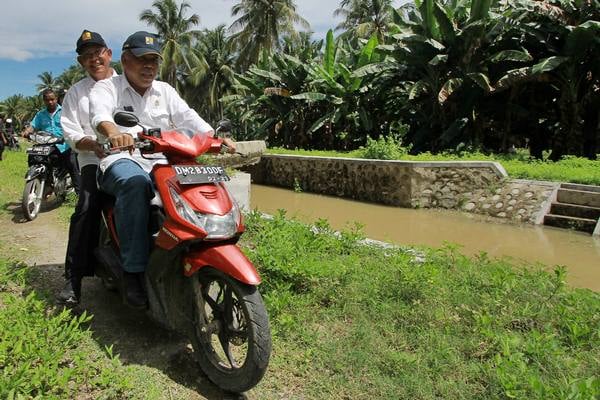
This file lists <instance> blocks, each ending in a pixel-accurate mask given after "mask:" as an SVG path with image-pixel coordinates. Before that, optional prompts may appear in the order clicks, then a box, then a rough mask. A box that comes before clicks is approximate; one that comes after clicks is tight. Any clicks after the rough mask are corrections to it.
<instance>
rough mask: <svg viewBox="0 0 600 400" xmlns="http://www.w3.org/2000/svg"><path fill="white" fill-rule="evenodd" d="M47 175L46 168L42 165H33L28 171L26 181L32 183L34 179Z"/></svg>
mask: <svg viewBox="0 0 600 400" xmlns="http://www.w3.org/2000/svg"><path fill="white" fill-rule="evenodd" d="M45 173H46V166H45V165H43V164H41V165H32V166H31V167H29V169H28V170H27V173H26V174H25V180H26V181H30V180H32V179H35V178H37V177H38V176H40V175H44V174H45Z"/></svg>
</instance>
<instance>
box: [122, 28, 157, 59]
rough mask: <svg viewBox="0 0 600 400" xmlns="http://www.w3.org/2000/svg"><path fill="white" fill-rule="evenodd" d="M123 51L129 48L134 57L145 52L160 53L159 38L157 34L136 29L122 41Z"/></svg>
mask: <svg viewBox="0 0 600 400" xmlns="http://www.w3.org/2000/svg"><path fill="white" fill-rule="evenodd" d="M122 50H123V51H125V50H129V51H131V52H132V53H133V55H134V56H136V57H141V56H143V55H145V54H156V55H159V56H161V54H160V40H159V37H158V35H155V34H153V33H148V32H145V31H138V32H136V33H134V34H132V35H130V36H129V37H128V38H127V40H125V43H123V49H122Z"/></svg>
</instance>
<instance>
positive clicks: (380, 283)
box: [0, 152, 600, 400]
mask: <svg viewBox="0 0 600 400" xmlns="http://www.w3.org/2000/svg"><path fill="white" fill-rule="evenodd" d="M5 154H6V153H5ZM11 154H12V155H11ZM8 156H10V158H7V160H9V162H3V163H2V164H0V180H2V181H3V182H5V183H6V182H9V183H8V184H3V185H2V186H0V206H2V209H3V210H6V205H7V203H8V202H13V201H14V200H15V196H16V197H17V198H19V196H20V191H21V190H22V185H23V182H22V180H23V177H22V174H21V173H20V171H24V170H23V166H22V165H20V166H17V165H11V164H13V163H15V164H16V163H22V162H24V158H23V154H19V153H10V152H9V153H8ZM19 157H20V158H19ZM5 161H6V160H5ZM23 173H24V172H23ZM63 210H65V211H64V212H65V214H68V212H67V211H66V210H69V207H62V208H61V212H63ZM4 218H6V216H4ZM246 222H247V227H248V231H247V234H246V235H245V237H244V247H245V251H246V253H247V254H248V256H249V257H250V258H251V259H252V260H253V262H254V263H255V264H256V266H257V267H258V268H259V271H260V273H261V276H262V278H263V283H262V284H261V286H260V290H261V293H262V294H263V296H264V299H265V302H266V305H267V308H268V312H269V314H270V321H271V329H272V334H273V355H272V358H271V364H270V367H269V370H268V372H267V374H266V376H265V378H264V380H263V381H262V382H261V384H260V385H259V386H258V387H256V388H255V389H253V390H252V391H251V393H250V398H256V399H282V398H290V399H315V400H316V399H392V398H393V399H404V398H407V399H408V398H410V399H412V398H418V399H440V398H444V399H510V398H527V399H590V400H591V399H595V398H598V396H600V378H599V376H600V374H599V371H600V295H599V294H598V293H594V292H592V291H590V290H585V289H572V288H569V287H567V286H565V284H564V274H565V271H564V270H563V269H557V270H556V271H555V272H554V273H550V274H549V273H547V272H544V271H542V270H541V269H540V268H539V267H534V266H531V267H530V268H528V269H517V268H516V267H514V266H513V265H511V264H510V263H509V262H508V261H505V260H497V259H490V258H489V257H487V256H486V255H485V254H480V255H479V256H477V257H473V258H468V257H466V256H464V255H461V254H460V253H459V252H458V251H457V250H456V248H454V247H452V246H446V247H444V248H441V249H422V250H421V251H422V252H423V253H424V255H425V261H424V262H422V261H420V260H418V259H415V258H414V255H413V252H410V251H407V250H404V249H385V250H383V249H380V248H375V247H370V246H364V245H360V244H357V239H361V238H362V233H361V232H360V231H359V230H354V231H346V232H342V233H341V234H337V235H336V234H333V233H332V232H331V228H330V227H329V225H328V224H327V222H326V221H323V220H320V221H317V222H316V224H315V225H316V227H317V228H316V229H311V228H309V227H307V226H306V225H304V224H301V223H299V222H296V221H294V220H291V219H289V218H287V217H285V215H283V214H280V215H277V216H276V217H275V218H274V219H273V220H265V219H262V218H260V217H259V216H258V215H257V214H251V215H250V216H248V218H247V221H246ZM7 245H9V244H8V243H0V247H6V246H7ZM33 273H36V271H35V268H30V267H26V266H24V265H22V264H21V263H19V262H15V261H13V260H6V259H5V258H4V259H2V258H0V368H1V370H2V374H0V398H36V397H37V398H44V399H46V398H49V399H53V398H55V399H63V398H64V399H67V398H106V399H113V398H134V399H147V398H149V399H163V398H170V397H173V396H172V395H171V388H173V382H172V381H170V380H169V378H168V377H166V376H165V374H164V372H166V371H158V370H155V369H151V368H148V367H146V366H143V365H124V364H123V363H122V362H121V360H120V359H119V357H118V354H114V353H113V352H112V350H111V348H110V347H109V348H105V347H103V346H101V345H99V344H98V343H97V342H96V341H95V340H94V339H93V337H92V334H93V332H92V331H91V330H90V328H89V326H90V325H89V319H90V318H91V317H92V316H88V315H85V314H83V315H81V316H74V315H73V314H71V313H70V312H67V311H64V310H62V309H56V308H55V307H54V306H53V305H52V299H51V298H47V297H44V294H43V293H42V294H40V293H36V292H33V291H31V287H30V284H29V283H28V282H29V280H30V279H31V274H33ZM140 351H143V349H142V348H140ZM174 390H175V391H177V390H182V388H181V387H178V388H175V389H174ZM188 396H189V394H181V395H177V396H175V397H173V398H187V397H188Z"/></svg>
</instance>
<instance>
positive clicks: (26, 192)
mask: <svg viewBox="0 0 600 400" xmlns="http://www.w3.org/2000/svg"><path fill="white" fill-rule="evenodd" d="M43 190H44V185H43V181H42V180H41V179H40V178H34V179H32V180H30V181H28V182H27V183H26V184H25V189H23V199H22V200H21V208H22V209H23V214H24V215H25V218H27V220H28V221H33V220H34V219H35V218H36V217H37V216H38V214H39V213H40V208H41V207H42V198H43V193H42V192H43Z"/></svg>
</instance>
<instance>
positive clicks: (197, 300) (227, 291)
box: [191, 267, 271, 393]
mask: <svg viewBox="0 0 600 400" xmlns="http://www.w3.org/2000/svg"><path fill="white" fill-rule="evenodd" d="M191 279H192V292H193V295H194V304H193V310H194V315H193V317H194V335H193V337H192V344H193V346H194V354H195V355H196V357H197V359H198V361H199V363H200V367H201V368H202V370H203V371H204V373H206V375H207V376H208V378H209V379H210V380H211V381H212V382H213V383H215V384H216V385H217V386H219V387H220V388H221V389H224V390H227V391H230V392H237V393H240V392H245V391H247V390H249V389H251V388H252V387H254V386H256V384H257V383H258V382H259V381H260V380H261V379H262V377H263V375H264V374H265V372H266V370H267V366H268V364H269V357H270V355H271V332H270V329H269V320H268V317H267V311H266V309H265V306H264V303H263V300H262V297H261V295H260V293H259V292H258V290H257V289H256V287H255V286H251V285H245V284H243V283H241V282H239V281H237V280H235V279H233V278H232V277H230V276H228V275H226V274H224V273H223V272H221V271H219V270H216V269H213V268H210V267H205V268H202V269H201V270H200V271H199V272H198V273H196V274H195V275H194V276H192V278H191Z"/></svg>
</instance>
